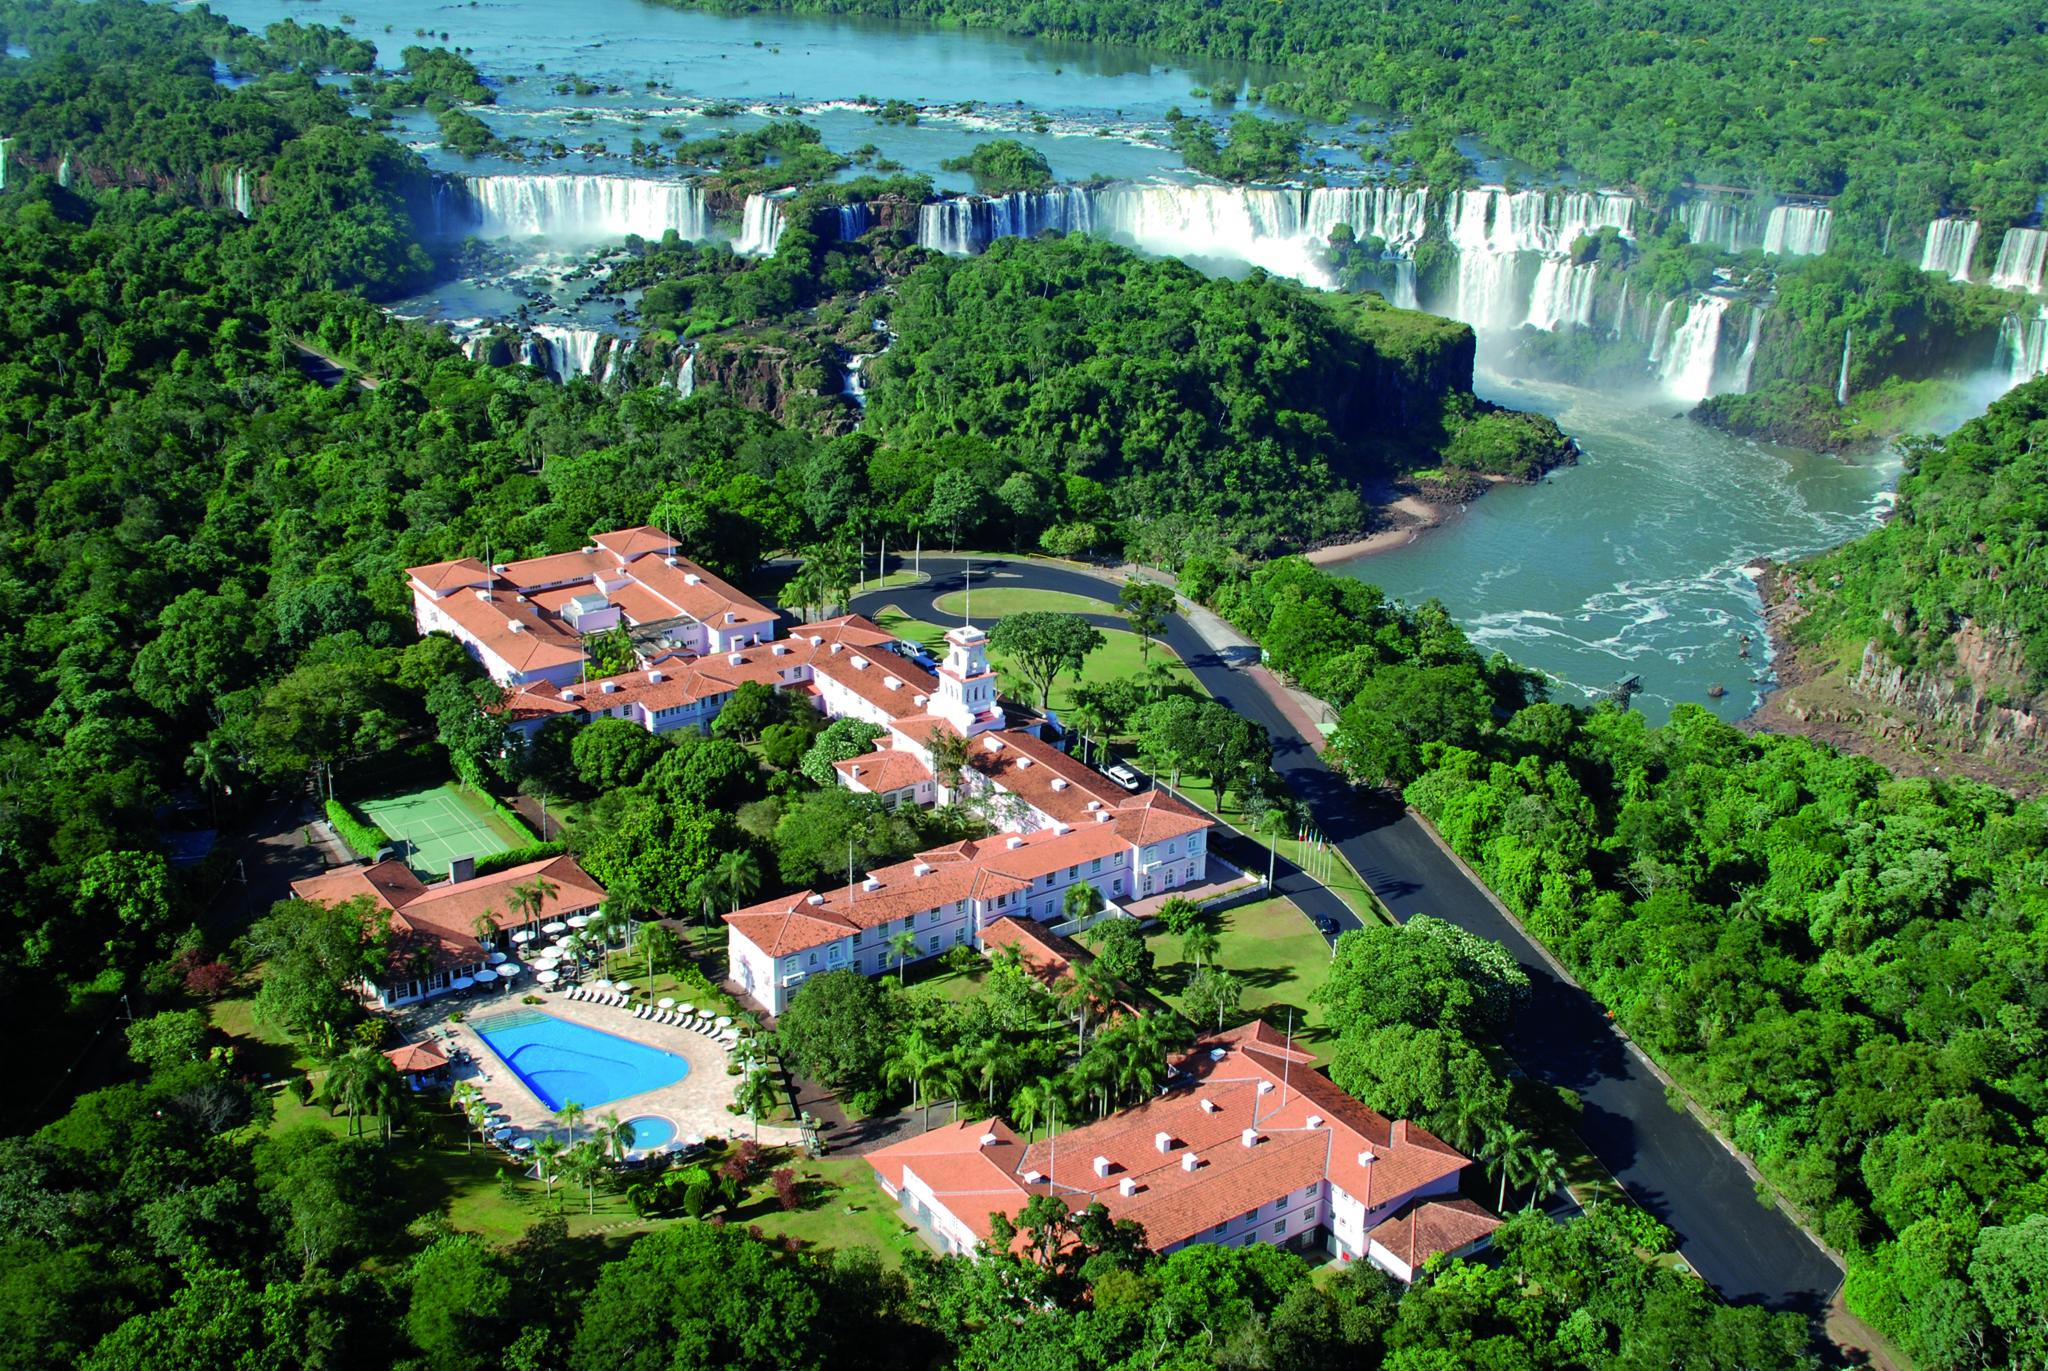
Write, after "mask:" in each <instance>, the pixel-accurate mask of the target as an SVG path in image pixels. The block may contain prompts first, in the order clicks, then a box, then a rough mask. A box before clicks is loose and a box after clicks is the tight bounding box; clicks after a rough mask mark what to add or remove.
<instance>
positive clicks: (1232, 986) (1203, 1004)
mask: <svg viewBox="0 0 2048 1371" xmlns="http://www.w3.org/2000/svg"><path fill="white" fill-rule="evenodd" d="M1243 1000H1244V983H1243V982H1242V981H1240V980H1239V979H1238V978H1237V977H1236V976H1234V975H1232V974H1231V973H1230V972H1228V971H1223V970H1220V969H1219V968H1217V967H1213V966H1205V967H1203V968H1202V969H1201V970H1199V971H1197V972H1196V973H1195V974H1194V975H1193V976H1191V977H1189V978H1188V983H1187V986H1186V988H1185V989H1183V990H1182V991H1181V993H1180V1002H1181V1005H1182V1007H1184V1008H1185V1009H1186V1010H1187V1012H1188V1017H1189V1018H1191V1019H1193V1020H1194V1021H1195V1022H1196V1023H1201V1024H1206V1023H1207V1022H1209V1020H1210V1019H1212V1018H1213V1019H1215V1020H1216V1027H1217V1029H1218V1030H1219V1031H1220V1030H1221V1029H1222V1027H1223V1024H1224V1021H1225V1020H1226V1019H1227V1018H1229V1016H1230V1015H1232V1014H1235V1013H1236V1012H1237V1007H1238V1005H1239V1004H1240V1003H1241V1002H1242V1001H1243Z"/></svg>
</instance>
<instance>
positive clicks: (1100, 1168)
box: [1095, 1157, 1109, 1176]
mask: <svg viewBox="0 0 2048 1371" xmlns="http://www.w3.org/2000/svg"><path fill="white" fill-rule="evenodd" d="M1095 1174H1096V1175H1098V1176H1107V1175H1108V1174H1109V1158H1107V1157H1097V1158H1096V1159H1095Z"/></svg>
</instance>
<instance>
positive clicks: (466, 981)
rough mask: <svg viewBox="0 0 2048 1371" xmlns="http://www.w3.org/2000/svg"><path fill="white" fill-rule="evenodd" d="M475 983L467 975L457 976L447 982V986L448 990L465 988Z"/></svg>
mask: <svg viewBox="0 0 2048 1371" xmlns="http://www.w3.org/2000/svg"><path fill="white" fill-rule="evenodd" d="M475 984H476V982H475V981H473V980H471V979H470V978H469V977H467V976H457V977H456V978H455V979H454V980H453V981H451V982H450V983H449V986H448V988H449V989H450V990H467V989H469V988H470V987H471V986H473V985H475Z"/></svg>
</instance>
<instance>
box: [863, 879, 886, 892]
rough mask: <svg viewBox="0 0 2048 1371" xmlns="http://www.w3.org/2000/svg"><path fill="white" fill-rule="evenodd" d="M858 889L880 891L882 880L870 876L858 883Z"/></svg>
mask: <svg viewBox="0 0 2048 1371" xmlns="http://www.w3.org/2000/svg"><path fill="white" fill-rule="evenodd" d="M860 888H861V889H862V890H880V889H881V888H882V878H881V877H880V876H870V877H868V878H867V879H866V880H864V881H862V882H861V883H860Z"/></svg>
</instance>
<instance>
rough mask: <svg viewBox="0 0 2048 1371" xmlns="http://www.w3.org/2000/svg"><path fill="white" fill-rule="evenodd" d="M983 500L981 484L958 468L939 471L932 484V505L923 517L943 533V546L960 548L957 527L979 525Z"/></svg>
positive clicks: (958, 529)
mask: <svg viewBox="0 0 2048 1371" xmlns="http://www.w3.org/2000/svg"><path fill="white" fill-rule="evenodd" d="M985 503H986V496H985V494H984V492H983V491H982V488H981V483H980V482H978V481H976V480H975V479H974V477H972V476H970V475H968V474H967V473H966V472H964V471H961V470H959V469H958V468H952V469H949V470H946V471H942V472H940V473H939V474H938V476H937V478H936V479H934V480H933V481H932V495H931V504H930V506H929V507H928V508H927V509H926V512H925V517H926V518H927V519H929V520H930V521H931V522H932V524H933V525H935V526H936V527H939V528H943V529H945V530H946V546H947V547H953V548H957V547H959V546H960V527H961V525H962V524H965V525H967V526H968V527H970V528H971V527H973V526H974V525H976V524H978V523H980V522H981V511H982V508H983V505H984V504H985Z"/></svg>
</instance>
